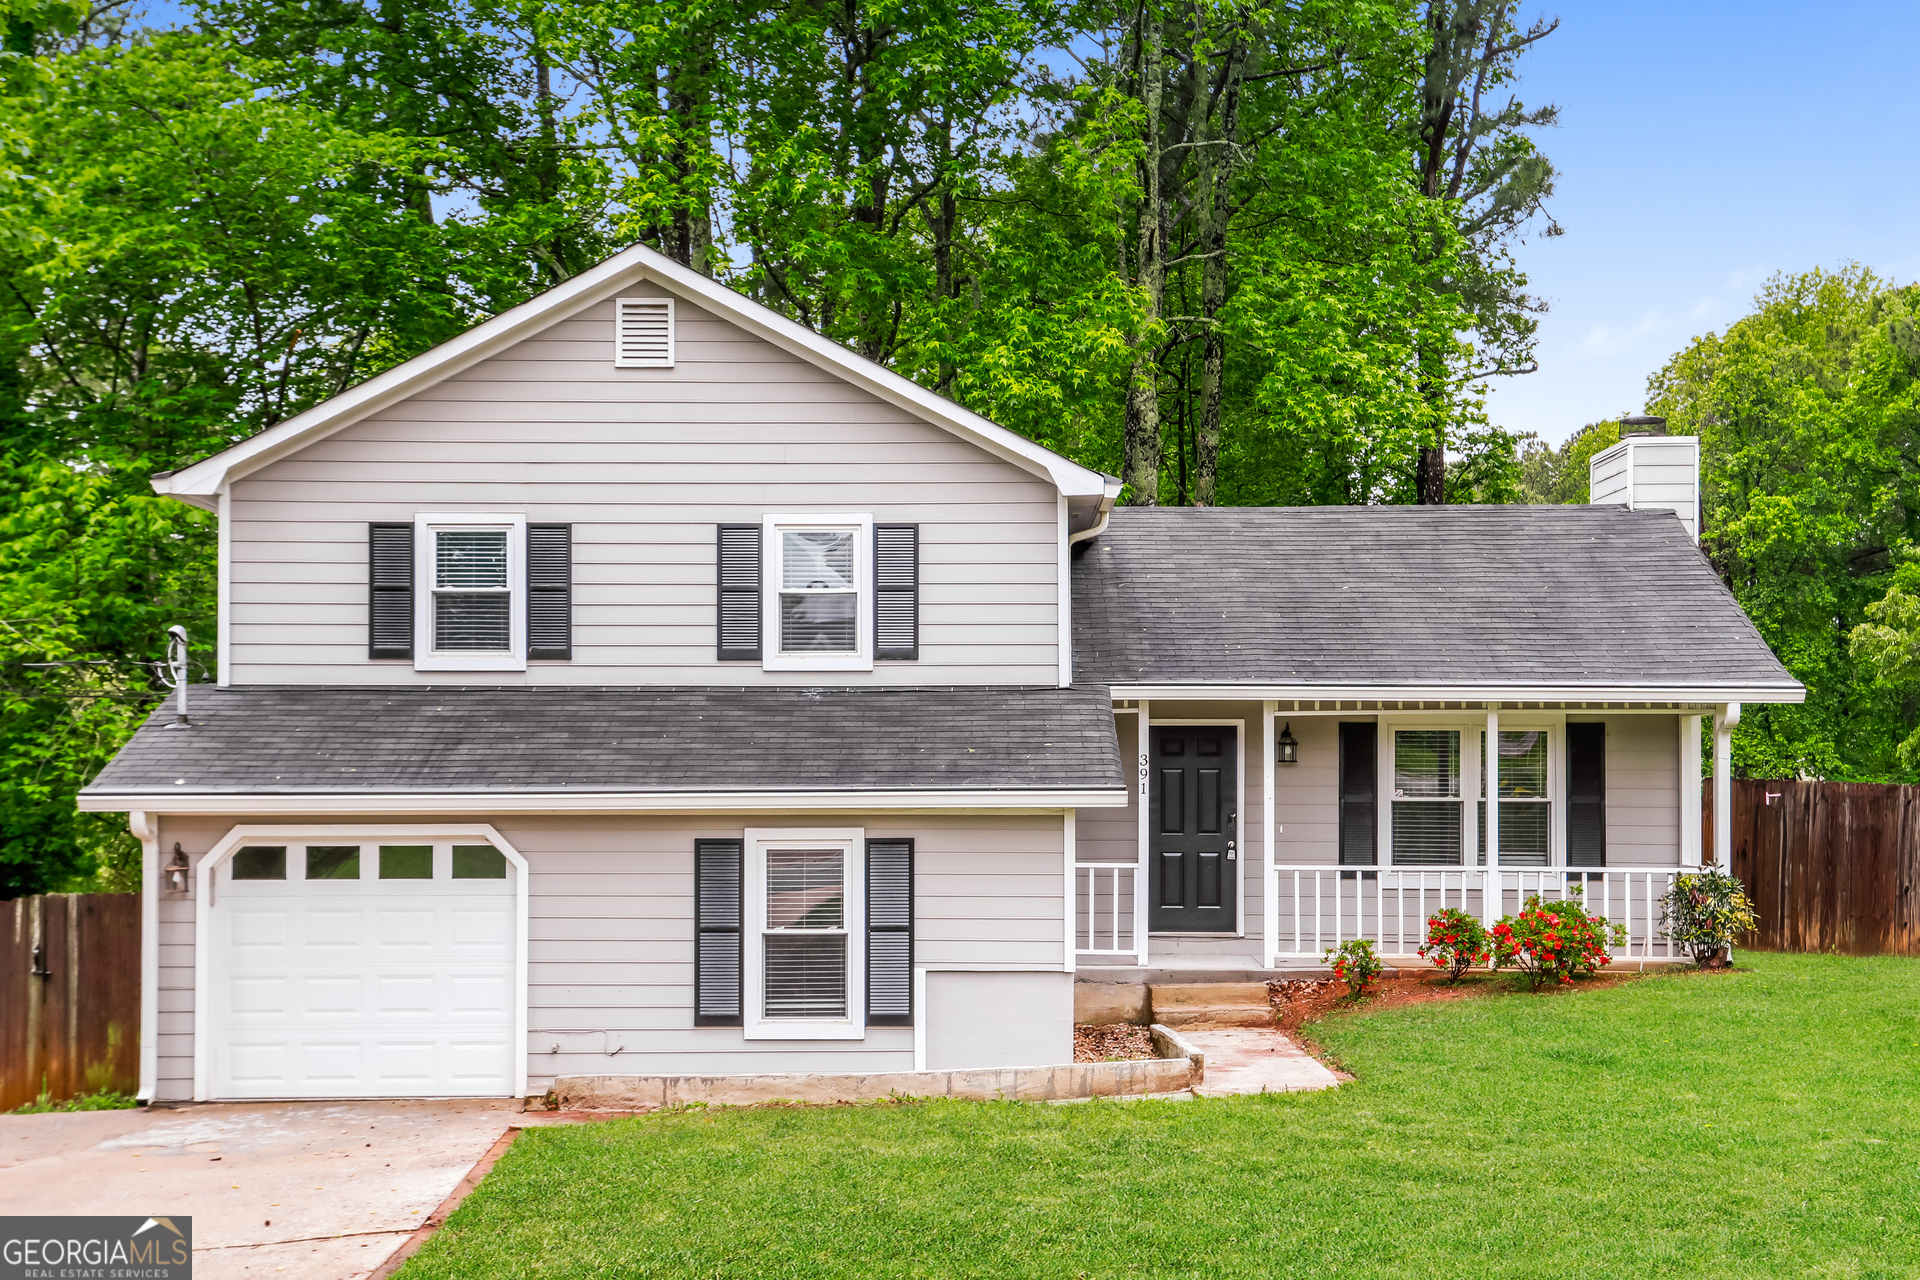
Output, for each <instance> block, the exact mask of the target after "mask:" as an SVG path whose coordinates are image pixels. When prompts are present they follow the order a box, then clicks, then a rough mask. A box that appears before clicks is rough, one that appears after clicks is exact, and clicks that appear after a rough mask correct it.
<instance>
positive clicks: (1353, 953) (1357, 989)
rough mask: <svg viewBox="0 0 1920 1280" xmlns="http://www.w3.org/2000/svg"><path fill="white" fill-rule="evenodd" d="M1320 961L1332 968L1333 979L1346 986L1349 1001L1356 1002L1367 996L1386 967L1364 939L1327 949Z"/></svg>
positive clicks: (1354, 939) (1369, 943)
mask: <svg viewBox="0 0 1920 1280" xmlns="http://www.w3.org/2000/svg"><path fill="white" fill-rule="evenodd" d="M1321 959H1322V960H1323V961H1325V962H1326V963H1327V964H1329V965H1332V966H1333V976H1334V977H1336V978H1338V979H1339V980H1340V981H1342V982H1344V983H1346V984H1347V999H1349V1000H1358V999H1359V998H1360V997H1361V996H1364V995H1365V994H1367V991H1368V990H1369V989H1370V988H1371V987H1372V986H1373V984H1374V982H1375V980H1376V979H1378V978H1379V977H1380V974H1381V971H1382V970H1383V969H1384V968H1385V967H1386V966H1384V965H1382V964H1381V963H1380V957H1379V956H1377V955H1375V954H1373V943H1371V942H1369V941H1368V940H1367V939H1365V938H1352V939H1349V940H1348V941H1346V942H1343V943H1341V944H1340V945H1339V946H1337V947H1328V948H1327V950H1326V954H1325V955H1323V956H1322V957H1321Z"/></svg>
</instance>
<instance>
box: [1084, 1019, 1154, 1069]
mask: <svg viewBox="0 0 1920 1280" xmlns="http://www.w3.org/2000/svg"><path fill="white" fill-rule="evenodd" d="M1155 1056H1157V1055H1156V1054H1155V1053H1154V1051H1153V1036H1152V1035H1150V1034H1149V1033H1148V1031H1147V1029H1146V1028H1145V1027H1136V1026H1134V1025H1132V1024H1131V1023H1126V1022H1116V1023H1114V1024H1113V1025H1112V1026H1107V1027H1075V1028H1074V1029H1073V1060H1074V1061H1075V1062H1112V1061H1114V1060H1116V1059H1134V1058H1152V1057H1155Z"/></svg>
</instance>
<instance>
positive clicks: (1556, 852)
mask: <svg viewBox="0 0 1920 1280" xmlns="http://www.w3.org/2000/svg"><path fill="white" fill-rule="evenodd" d="M1566 725H1567V722H1566V718H1565V717H1564V716H1561V717H1558V718H1554V719H1543V718H1541V717H1539V716H1535V715H1521V714H1516V713H1511V712H1506V711H1503V712H1501V713H1500V732H1501V733H1544V734H1546V735H1547V864H1546V866H1544V867H1536V866H1518V865H1516V864H1514V863H1511V862H1506V863H1502V864H1501V869H1502V870H1506V871H1553V870H1557V869H1559V868H1562V867H1565V866H1566V865H1567V814H1566V808H1565V805H1564V803H1563V801H1564V798H1565V797H1564V796H1563V794H1562V793H1563V792H1564V790H1565V786H1566V772H1567V762H1566V753H1567V735H1566V732H1565V730H1566ZM1486 731H1487V726H1486V725H1485V724H1484V723H1482V724H1481V725H1480V727H1479V732H1478V733H1476V734H1475V735H1474V738H1473V741H1474V743H1475V745H1476V746H1477V745H1478V744H1479V742H1480V734H1483V733H1485V732H1486ZM1486 769H1487V766H1486V758H1485V757H1484V756H1482V757H1480V758H1478V759H1476V760H1475V761H1474V773H1475V775H1476V777H1475V780H1474V784H1473V796H1474V803H1475V804H1479V803H1480V802H1482V801H1484V800H1485V799H1486V796H1485V795H1484V794H1483V788H1482V786H1481V783H1482V782H1483V781H1484V779H1483V778H1481V777H1479V776H1478V775H1481V774H1484V773H1485V772H1486ZM1500 803H1501V804H1514V803H1518V804H1536V803H1538V802H1537V801H1533V800H1520V801H1511V800H1502V801H1501V802H1500ZM1472 827H1473V830H1472V831H1471V832H1470V833H1469V834H1468V836H1467V842H1468V843H1470V844H1472V845H1473V846H1474V848H1473V850H1472V857H1473V861H1472V863H1471V864H1470V865H1472V866H1475V867H1478V866H1479V865H1480V849H1479V841H1480V836H1479V827H1480V819H1479V814H1478V812H1477V811H1476V812H1475V814H1474V821H1473V823H1472ZM1501 852H1502V853H1504V852H1505V850H1504V848H1503V849H1502V850H1501Z"/></svg>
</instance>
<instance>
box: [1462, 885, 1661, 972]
mask: <svg viewBox="0 0 1920 1280" xmlns="http://www.w3.org/2000/svg"><path fill="white" fill-rule="evenodd" d="M1626 936H1627V933H1626V926H1624V925H1618V924H1615V925H1609V924H1608V923H1607V918H1606V917H1605V916H1590V915H1588V914H1587V912H1586V909H1585V908H1584V907H1582V906H1581V905H1580V903H1578V902H1575V901H1564V900H1563V901H1558V902H1542V901H1541V900H1540V895H1539V894H1537V893H1536V894H1529V895H1528V897H1527V902H1526V905H1525V906H1523V907H1522V908H1521V909H1520V913H1519V914H1518V915H1512V916H1501V917H1500V922H1499V923H1498V924H1496V925H1494V926H1493V932H1492V939H1491V941H1492V944H1493V967H1494V968H1495V969H1502V968H1505V967H1507V966H1508V965H1512V966H1513V967H1514V968H1515V969H1517V970H1519V971H1520V974H1521V976H1523V977H1524V978H1525V979H1526V980H1527V982H1528V983H1529V984H1530V985H1531V986H1532V987H1533V989H1534V990H1535V991H1538V990H1539V989H1540V988H1541V987H1544V986H1545V985H1547V983H1549V982H1562V983H1566V982H1572V981H1573V979H1574V976H1575V975H1577V974H1582V973H1585V974H1593V973H1598V972H1599V971H1600V970H1601V969H1604V968H1605V967H1606V966H1608V965H1610V964H1612V963H1613V957H1612V955H1610V954H1609V953H1608V947H1609V946H1615V947H1617V946H1621V945H1622V944H1624V943H1625V942H1626Z"/></svg>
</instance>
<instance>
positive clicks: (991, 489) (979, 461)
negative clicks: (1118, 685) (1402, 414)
mask: <svg viewBox="0 0 1920 1280" xmlns="http://www.w3.org/2000/svg"><path fill="white" fill-rule="evenodd" d="M658 294H659V290H657V289H655V288H653V287H651V286H647V285H634V284H631V283H629V284H626V285H622V286H620V287H617V288H614V289H611V290H609V291H608V294H607V296H606V297H605V298H602V299H601V300H600V301H597V302H595V303H592V304H590V305H588V306H586V307H585V308H584V309H583V310H581V311H579V312H577V313H575V314H574V315H573V316H572V317H570V318H567V319H564V320H560V321H558V322H556V323H555V324H554V325H553V326H552V327H550V328H549V329H547V330H545V331H543V332H542V333H541V334H539V335H538V336H536V337H532V338H529V339H526V340H524V341H522V342H520V343H519V344H517V345H516V346H514V347H512V348H510V349H509V350H507V351H506V352H504V353H502V354H501V355H498V356H495V357H493V358H492V359H489V360H486V361H482V362H480V363H479V364H476V365H474V366H473V367H471V368H469V369H467V370H465V371H463V372H461V373H457V374H455V375H453V376H452V377H450V378H448V379H447V380H445V381H443V382H441V383H439V384H437V385H435V386H433V387H430V388H427V389H426V390H423V391H421V392H420V393H418V394H416V395H414V396H412V397H411V398H409V399H407V400H404V401H401V402H399V403H397V404H395V405H392V406H390V407H388V408H386V409H384V410H382V411H380V412H378V413H376V414H374V415H372V416H370V417H368V418H366V419H363V420H362V421H360V422H358V423H355V424H354V425H352V426H350V427H347V428H345V429H343V430H341V431H339V432H337V433H335V434H334V435H332V436H329V437H327V438H326V439H324V440H320V441H317V442H316V443H314V444H311V445H308V446H307V447H306V448H304V449H302V450H300V451H299V452H298V453H296V454H294V455H292V456H290V457H288V458H284V459H281V460H279V461H277V462H275V463H272V464H271V465H269V466H267V467H264V468H262V469H261V470H259V471H257V472H254V473H253V474H252V475H249V476H246V477H244V478H243V479H240V480H238V481H236V482H235V483H234V485H233V492H232V497H231V501H230V507H229V520H230V521H231V525H232V527H231V531H230V532H231V561H230V563H231V568H232V601H233V603H232V616H231V633H230V641H231V670H230V671H229V672H228V679H229V681H230V682H233V683H271V684H294V683H351V684H373V683H388V682H398V683H427V684H433V683H445V682H446V681H447V680H448V679H449V673H447V672H444V671H438V672H416V671H414V670H413V667H412V665H411V664H410V663H407V662H404V661H372V660H369V659H368V658H367V656H366V645H367V634H366V631H367V548H366V525H367V523H368V522H370V521H393V520H411V519H412V518H413V516H414V515H415V514H416V513H417V512H422V511H480V512H507V513H522V512H523V513H525V514H526V516H527V518H528V519H529V520H533V521H557V522H567V523H571V524H572V525H573V536H574V582H575V588H574V608H573V620H574V631H573V655H574V656H573V659H572V660H571V661H570V662H535V663H533V664H531V665H530V667H529V669H528V670H527V671H526V672H525V673H524V674H522V673H494V672H489V673H486V680H487V682H488V683H520V682H523V681H524V682H526V683H533V684H542V683H546V684H560V683H574V684H683V685H702V684H704V685H711V684H734V683H751V682H759V681H769V680H777V681H785V682H788V683H801V684H818V683H820V682H821V681H822V679H828V680H831V681H832V682H833V683H836V684H838V683H892V684H1053V683H1055V682H1056V680H1057V678H1058V672H1059V668H1058V662H1059V653H1058V648H1057V640H1058V631H1057V607H1058V597H1059V591H1060V584H1059V580H1058V579H1059V549H1058V548H1059V543H1058V537H1059V530H1058V505H1057V495H1056V493H1055V491H1054V489H1053V487H1052V486H1051V484H1050V483H1049V482H1047V481H1046V480H1044V479H1042V478H1040V477H1036V476H1034V475H1032V474H1030V473H1029V472H1027V471H1025V470H1022V469H1021V468H1019V467H1016V466H1015V465H1013V464H1012V463H1009V462H1006V461H1004V460H1002V459H1000V458H997V457H995V456H993V455H991V454H989V453H988V452H986V451H985V450H982V449H980V448H978V447H976V446H974V445H971V444H968V443H965V442H963V441H961V440H960V439H958V438H956V437H955V436H953V435H951V434H950V433H948V432H946V431H944V430H942V429H940V428H938V427H935V426H932V425H930V424H928V423H926V422H923V421H921V420H919V419H918V418H916V417H914V416H913V415H911V414H909V413H907V412H905V411H904V410H901V409H898V408H895V407H894V406H892V405H890V404H887V403H886V402H884V401H882V400H880V399H878V398H877V397H875V396H873V395H871V394H869V393H867V392H865V391H863V390H861V389H859V388H857V387H855V386H852V385H850V384H848V383H845V382H842V381H841V380H839V379H838V378H836V377H834V376H833V375H831V374H828V373H826V372H823V371H821V370H819V369H817V368H815V367H814V366H813V365H811V364H808V363H806V362H804V361H802V360H799V359H797V358H794V357H792V356H789V355H786V354H785V353H784V352H782V351H780V350H778V349H777V348H775V347H773V346H772V345H771V344H768V343H765V342H763V341H761V340H759V339H757V338H754V337H751V336H750V335H748V334H747V333H745V332H744V331H742V330H740V329H738V328H735V327H734V326H733V325H731V324H730V323H728V322H726V321H724V320H722V319H720V318H719V317H717V316H715V315H713V314H712V313H709V312H706V311H704V310H702V309H700V308H698V307H696V306H693V305H691V304H690V303H688V302H687V301H685V300H681V301H680V302H679V303H678V305H677V307H676V311H677V325H678V361H677V364H676V366H675V367H674V368H671V369H621V368H615V367H614V366H613V363H612V358H611V349H612V341H611V335H612V325H613V303H612V301H611V299H612V297H613V296H616V295H618V296H657V295H658ZM787 512H798V513H805V512H822V513H833V512H863V513H871V514H872V516H873V518H874V519H875V520H876V521H879V522H889V521H891V522H902V523H914V524H918V525H919V526H920V564H921V587H920V622H921V630H920V655H921V656H920V658H919V660H918V661H914V662H889V663H877V664H875V669H874V670H873V671H872V672H834V673H831V674H830V675H826V676H823V675H822V674H821V673H818V672H763V671H762V670H761V669H760V667H759V665H758V664H757V663H742V662H719V661H717V660H716V659H715V656H714V610H715V581H714V577H715V564H714V560H715V555H714V526H715V525H716V524H719V523H723V522H754V523H757V522H758V521H759V520H760V518H761V517H762V516H763V515H766V514H771V513H787ZM454 678H458V676H457V675H455V677H454Z"/></svg>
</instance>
